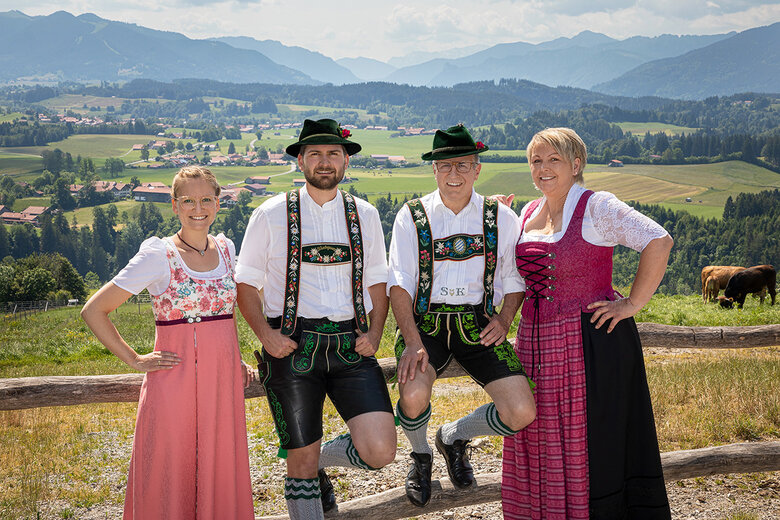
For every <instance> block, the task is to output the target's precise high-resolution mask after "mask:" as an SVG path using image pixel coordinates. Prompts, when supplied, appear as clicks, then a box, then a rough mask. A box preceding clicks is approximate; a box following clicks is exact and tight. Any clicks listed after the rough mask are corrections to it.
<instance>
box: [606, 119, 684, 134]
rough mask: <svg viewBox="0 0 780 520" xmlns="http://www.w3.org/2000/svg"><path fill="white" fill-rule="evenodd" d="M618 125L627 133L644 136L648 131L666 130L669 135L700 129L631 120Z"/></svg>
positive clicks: (652, 132) (658, 131) (653, 132)
mask: <svg viewBox="0 0 780 520" xmlns="http://www.w3.org/2000/svg"><path fill="white" fill-rule="evenodd" d="M615 124H616V125H618V126H619V127H620V128H621V130H623V131H624V132H627V133H631V134H634V135H636V136H643V135H645V134H646V133H647V132H650V133H651V134H658V133H660V132H664V133H665V134H666V135H668V136H672V135H680V134H683V133H685V134H691V133H694V132H696V131H697V130H699V129H698V128H690V127H687V126H677V125H670V124H667V123H630V122H624V123H615Z"/></svg>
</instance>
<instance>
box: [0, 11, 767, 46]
mask: <svg viewBox="0 0 780 520" xmlns="http://www.w3.org/2000/svg"><path fill="white" fill-rule="evenodd" d="M12 9H16V10H19V11H22V12H24V13H26V14H28V15H45V14H50V13H52V12H54V11H57V10H65V11H68V12H71V13H73V14H77V15H78V14H82V13H94V14H96V15H98V16H100V17H102V18H107V19H111V20H118V21H123V22H129V23H136V24H138V25H143V26H146V27H151V28H153V29H160V30H168V31H174V32H180V33H183V34H185V35H187V36H189V37H190V38H209V37H215V36H250V37H253V38H257V39H259V40H264V39H271V40H278V41H280V42H282V43H284V44H285V45H299V46H301V47H306V48H307V49H310V50H315V51H319V52H321V53H323V54H325V55H327V56H330V57H332V58H342V57H356V56H365V57H369V58H376V59H380V60H387V59H389V58H392V57H394V56H402V55H405V54H408V53H411V52H415V51H430V52H437V51H444V50H446V49H448V48H453V47H466V46H471V45H483V46H485V47H488V46H491V45H495V44H498V43H506V42H516V41H525V42H530V43H539V42H542V41H547V40H551V39H554V38H557V37H560V36H567V37H571V36H574V35H575V34H577V33H579V32H581V31H583V30H586V29H587V30H591V31H594V32H600V33H603V34H606V35H608V36H611V37H613V38H618V39H623V38H627V37H630V36H636V35H642V36H657V35H659V34H666V33H668V34H716V33H723V32H729V31H742V30H745V29H749V28H751V27H757V26H760V25H768V24H771V23H774V22H778V21H780V0H635V1H621V0H590V1H583V0H482V1H480V2H475V1H474V0H470V1H467V0H447V2H446V3H445V2H442V1H432V0H398V1H394V2H382V1H378V0H351V1H346V0H329V1H327V2H322V1H319V0H317V1H312V0H133V1H131V2H128V1H126V0H25V1H24V2H20V1H19V0H15V1H14V0H0V11H9V10H12Z"/></svg>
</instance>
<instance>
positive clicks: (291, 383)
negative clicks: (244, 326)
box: [258, 318, 393, 450]
mask: <svg viewBox="0 0 780 520" xmlns="http://www.w3.org/2000/svg"><path fill="white" fill-rule="evenodd" d="M268 322H269V323H270V324H271V326H272V327H278V326H279V322H278V320H274V319H273V318H271V319H269V320H268ZM354 331H355V323H354V321H353V320H349V321H343V322H333V321H330V320H328V319H318V320H310V319H305V318H298V326H297V327H296V330H295V332H294V333H293V334H292V336H290V337H291V338H292V339H293V340H294V341H297V342H298V348H297V349H296V350H295V351H294V352H293V353H292V354H290V355H289V356H287V357H284V358H281V359H279V358H275V357H273V356H271V355H269V354H268V353H267V352H265V351H263V362H262V363H260V364H259V365H258V370H259V372H260V381H261V382H262V384H263V386H264V387H265V391H266V395H267V397H268V404H269V406H270V408H271V413H272V415H273V417H274V423H275V424H276V432H277V434H278V435H279V444H280V446H281V447H282V448H284V449H286V450H290V449H295V448H303V447H304V446H308V445H309V444H311V443H313V442H316V441H317V440H318V439H321V438H322V412H323V405H324V403H325V396H326V395H327V396H328V397H329V398H330V400H331V401H332V402H333V405H334V406H335V407H336V410H337V411H338V412H339V415H341V417H342V418H343V419H344V421H348V420H350V419H352V418H353V417H357V416H358V415H361V414H364V413H368V412H388V413H393V407H392V405H391V404H390V394H389V393H388V391H387V383H386V382H385V378H384V375H383V374H382V369H381V368H380V366H379V363H377V360H376V358H375V357H374V356H371V357H364V356H361V355H360V354H358V353H357V352H355V339H356V335H355V332H354Z"/></svg>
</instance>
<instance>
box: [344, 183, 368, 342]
mask: <svg viewBox="0 0 780 520" xmlns="http://www.w3.org/2000/svg"><path fill="white" fill-rule="evenodd" d="M341 195H342V196H343V197H344V215H345V217H346V219H347V234H348V235H349V247H350V249H351V255H352V304H353V305H354V307H355V321H356V322H357V326H358V329H360V331H361V332H368V319H366V308H365V305H364V302H363V235H362V233H361V232H360V217H359V216H358V212H357V205H356V204H355V198H354V197H353V196H352V195H350V194H349V193H347V192H345V191H342V192H341Z"/></svg>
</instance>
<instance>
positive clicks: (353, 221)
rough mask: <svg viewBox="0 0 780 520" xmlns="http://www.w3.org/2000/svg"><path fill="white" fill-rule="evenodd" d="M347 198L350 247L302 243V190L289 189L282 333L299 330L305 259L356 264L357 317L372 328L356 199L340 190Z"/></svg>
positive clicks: (365, 328) (360, 325) (361, 325)
mask: <svg viewBox="0 0 780 520" xmlns="http://www.w3.org/2000/svg"><path fill="white" fill-rule="evenodd" d="M339 191H340V193H341V195H342V197H343V199H344V216H345V218H346V222H347V234H348V235H349V249H346V248H345V246H344V245H343V244H331V243H327V244H310V245H306V246H301V211H300V190H293V191H290V192H288V193H287V219H288V222H289V226H288V228H287V280H286V284H285V291H284V310H283V312H282V329H281V332H282V334H285V335H287V336H289V335H290V334H292V333H293V331H294V330H295V322H296V319H297V316H298V291H299V289H300V277H301V262H305V263H313V264H320V265H339V264H344V263H347V262H350V263H351V264H352V302H353V306H354V308H355V321H356V322H357V326H358V328H359V329H360V330H361V331H362V332H366V331H368V320H367V319H366V309H365V305H364V302H363V237H362V234H361V232H360V218H359V217H358V212H357V205H356V204H355V199H354V197H352V195H350V194H349V193H346V192H344V191H341V190H339Z"/></svg>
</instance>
